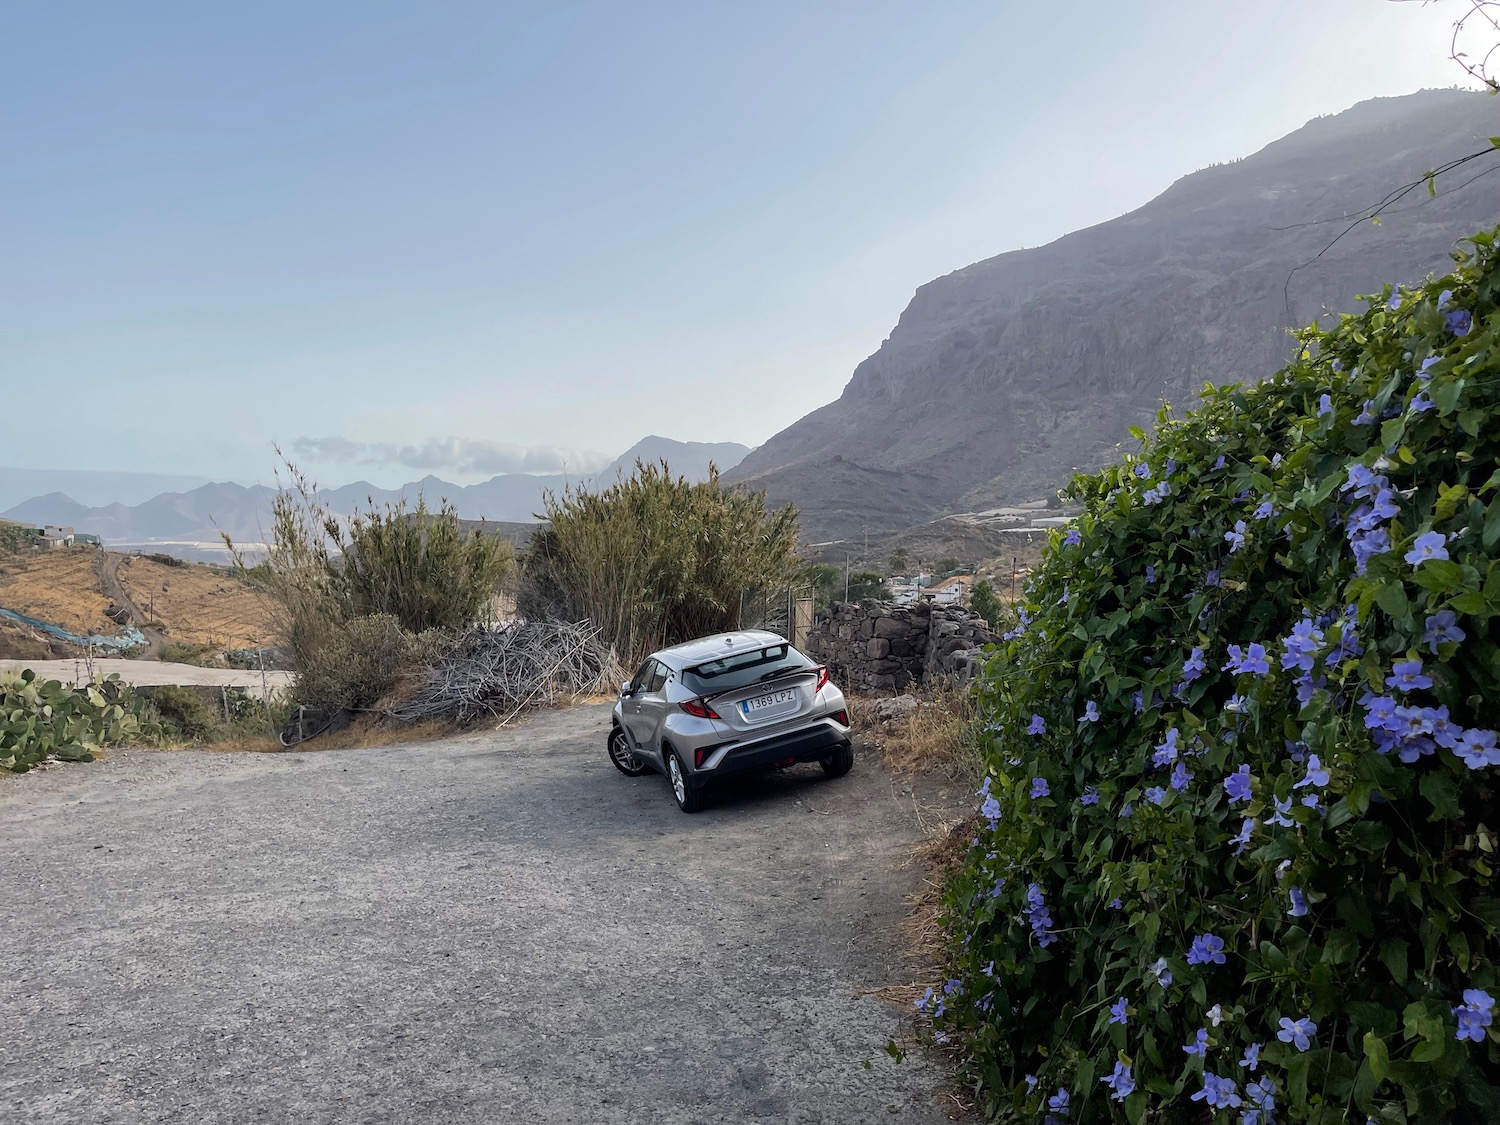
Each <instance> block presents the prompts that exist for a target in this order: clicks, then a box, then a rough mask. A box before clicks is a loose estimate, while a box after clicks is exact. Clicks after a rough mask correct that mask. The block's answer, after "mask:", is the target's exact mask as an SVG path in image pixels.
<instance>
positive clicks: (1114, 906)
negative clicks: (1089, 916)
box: [1109, 898, 1125, 910]
mask: <svg viewBox="0 0 1500 1125" xmlns="http://www.w3.org/2000/svg"><path fill="white" fill-rule="evenodd" d="M1109 908H1110V909H1111V910H1124V909H1125V904H1124V903H1123V902H1121V901H1120V900H1119V899H1117V898H1112V899H1110V900H1109Z"/></svg>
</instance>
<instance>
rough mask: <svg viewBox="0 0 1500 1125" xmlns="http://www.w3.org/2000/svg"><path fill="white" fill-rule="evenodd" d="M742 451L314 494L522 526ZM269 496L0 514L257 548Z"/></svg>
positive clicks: (670, 451)
mask: <svg viewBox="0 0 1500 1125" xmlns="http://www.w3.org/2000/svg"><path fill="white" fill-rule="evenodd" d="M747 452H748V449H747V447H745V446H743V445H738V444H735V443H733V442H722V443H717V444H712V443H706V442H696V441H689V442H683V441H673V440H672V439H670V438H663V437H656V436H652V437H647V438H644V439H643V440H641V441H639V442H637V443H636V444H635V445H633V446H632V447H631V448H630V449H628V450H626V451H625V452H624V453H622V454H621V455H620V456H619V457H617V458H616V459H615V460H614V461H613V462H612V463H611V464H610V465H609V466H607V467H606V468H604V469H602V470H601V471H600V472H598V473H596V474H594V475H593V476H591V477H564V476H527V475H525V474H522V473H508V474H503V475H501V476H497V477H492V478H491V479H490V480H487V481H482V482H481V483H479V484H472V485H467V486H464V485H457V484H451V483H449V482H448V481H445V480H442V479H441V478H439V477H435V476H429V477H425V478H423V479H422V480H419V481H413V482H411V483H410V484H405V485H402V486H401V487H400V488H398V489H382V488H376V487H375V486H374V485H372V484H370V483H369V482H367V481H357V482H355V483H354V484H348V485H344V486H342V487H340V488H332V489H321V490H319V493H318V495H319V497H320V499H322V501H323V502H324V503H326V504H327V505H328V506H329V507H330V508H332V509H333V510H334V511H335V512H339V513H344V514H347V513H351V512H353V511H354V510H355V509H357V508H360V507H362V506H364V505H365V504H366V503H367V502H373V503H375V504H377V505H379V504H386V503H390V502H393V501H396V500H398V499H400V498H402V497H405V498H406V499H407V500H408V501H409V502H414V501H415V500H416V499H417V497H418V496H423V497H426V499H427V502H428V503H429V504H436V503H438V502H439V501H441V500H444V499H447V500H450V501H452V502H453V505H454V506H455V507H456V508H457V509H458V514H459V515H460V516H461V517H463V518H465V519H470V520H481V519H483V520H490V521H502V522H528V521H531V520H533V519H534V518H535V515H536V513H537V512H539V511H540V510H541V508H542V495H543V493H544V492H545V491H546V490H549V489H550V490H553V491H560V490H561V489H562V488H564V487H565V486H566V485H568V484H569V483H573V484H583V485H587V486H591V487H593V486H597V485H601V484H608V483H609V482H610V481H613V480H614V479H615V476H616V474H618V473H624V474H626V475H628V474H629V473H631V472H633V471H634V468H635V463H636V461H637V460H642V461H660V460H665V461H666V462H667V464H668V465H669V466H670V467H671V469H672V471H673V472H674V473H678V474H680V475H682V476H686V477H688V478H689V479H691V480H702V479H704V478H705V477H706V476H707V475H708V467H709V465H710V463H712V464H715V465H717V466H718V467H719V469H720V470H721V471H722V470H725V469H730V468H733V467H734V465H735V464H737V463H738V462H739V460H740V459H741V458H742V457H744V455H745V454H746V453H747ZM275 495H276V490H275V489H274V488H268V487H266V486H265V485H253V486H249V487H246V486H245V485H239V484H205V485H202V486H201V487H198V488H194V489H191V490H189V491H186V492H165V493H162V494H161V495H158V496H153V497H152V498H151V499H149V500H147V501H145V502H144V503H140V504H135V505H126V504H121V503H114V504H108V505H105V506H102V507H91V506H89V505H87V504H81V503H79V502H78V501H77V500H74V499H73V498H72V497H71V496H69V495H68V494H66V493H64V492H52V493H48V494H47V495H44V496H37V497H33V498H32V499H30V500H27V501H25V502H23V503H20V504H17V505H16V506H14V507H12V508H10V509H9V510H8V511H6V512H3V513H0V515H4V516H5V517H6V518H8V519H13V520H19V521H23V522H26V523H31V524H34V525H37V526H40V525H42V524H48V523H54V524H70V525H71V526H73V527H74V528H75V529H77V530H78V531H86V532H90V533H92V534H94V535H98V536H100V537H102V538H103V539H104V541H105V542H106V543H107V544H110V545H111V546H122V547H131V546H149V545H154V544H177V545H188V544H193V543H200V544H208V545H213V544H216V543H218V542H219V532H220V531H221V530H222V531H224V532H227V533H228V534H229V536H230V537H231V538H232V539H234V540H235V541H236V542H240V543H258V542H260V541H262V538H263V535H264V533H265V531H266V530H267V529H269V527H270V525H271V519H270V512H271V499H272V497H274V496H275ZM198 553H201V552H198Z"/></svg>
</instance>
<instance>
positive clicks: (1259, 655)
mask: <svg viewBox="0 0 1500 1125" xmlns="http://www.w3.org/2000/svg"><path fill="white" fill-rule="evenodd" d="M1270 670H1271V662H1270V661H1269V660H1267V659H1266V646H1265V645H1263V644H1261V643H1260V642H1259V641H1255V642H1253V643H1252V644H1250V646H1249V647H1247V648H1246V649H1244V650H1243V651H1242V650H1241V649H1240V646H1239V645H1230V646H1229V661H1228V663H1226V664H1225V665H1224V671H1226V672H1233V673H1235V674H1236V675H1244V674H1247V673H1248V674H1250V675H1255V676H1264V675H1265V674H1266V673H1267V672H1269V671H1270Z"/></svg>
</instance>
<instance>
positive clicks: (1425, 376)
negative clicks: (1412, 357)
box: [1417, 355, 1442, 383]
mask: <svg viewBox="0 0 1500 1125" xmlns="http://www.w3.org/2000/svg"><path fill="white" fill-rule="evenodd" d="M1441 359H1442V356H1436V355H1430V356H1428V357H1427V358H1426V359H1424V360H1423V361H1422V366H1421V368H1420V369H1419V370H1418V371H1417V378H1418V379H1420V380H1422V382H1424V383H1429V382H1431V381H1432V372H1431V371H1429V370H1427V369H1428V368H1429V367H1431V366H1432V365H1433V364H1434V363H1437V362H1439V361H1440V360H1441Z"/></svg>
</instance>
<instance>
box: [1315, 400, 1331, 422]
mask: <svg viewBox="0 0 1500 1125" xmlns="http://www.w3.org/2000/svg"><path fill="white" fill-rule="evenodd" d="M1332 413H1333V398H1332V396H1331V395H1324V396H1323V397H1321V398H1320V399H1318V417H1319V418H1321V417H1323V415H1325V414H1332Z"/></svg>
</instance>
